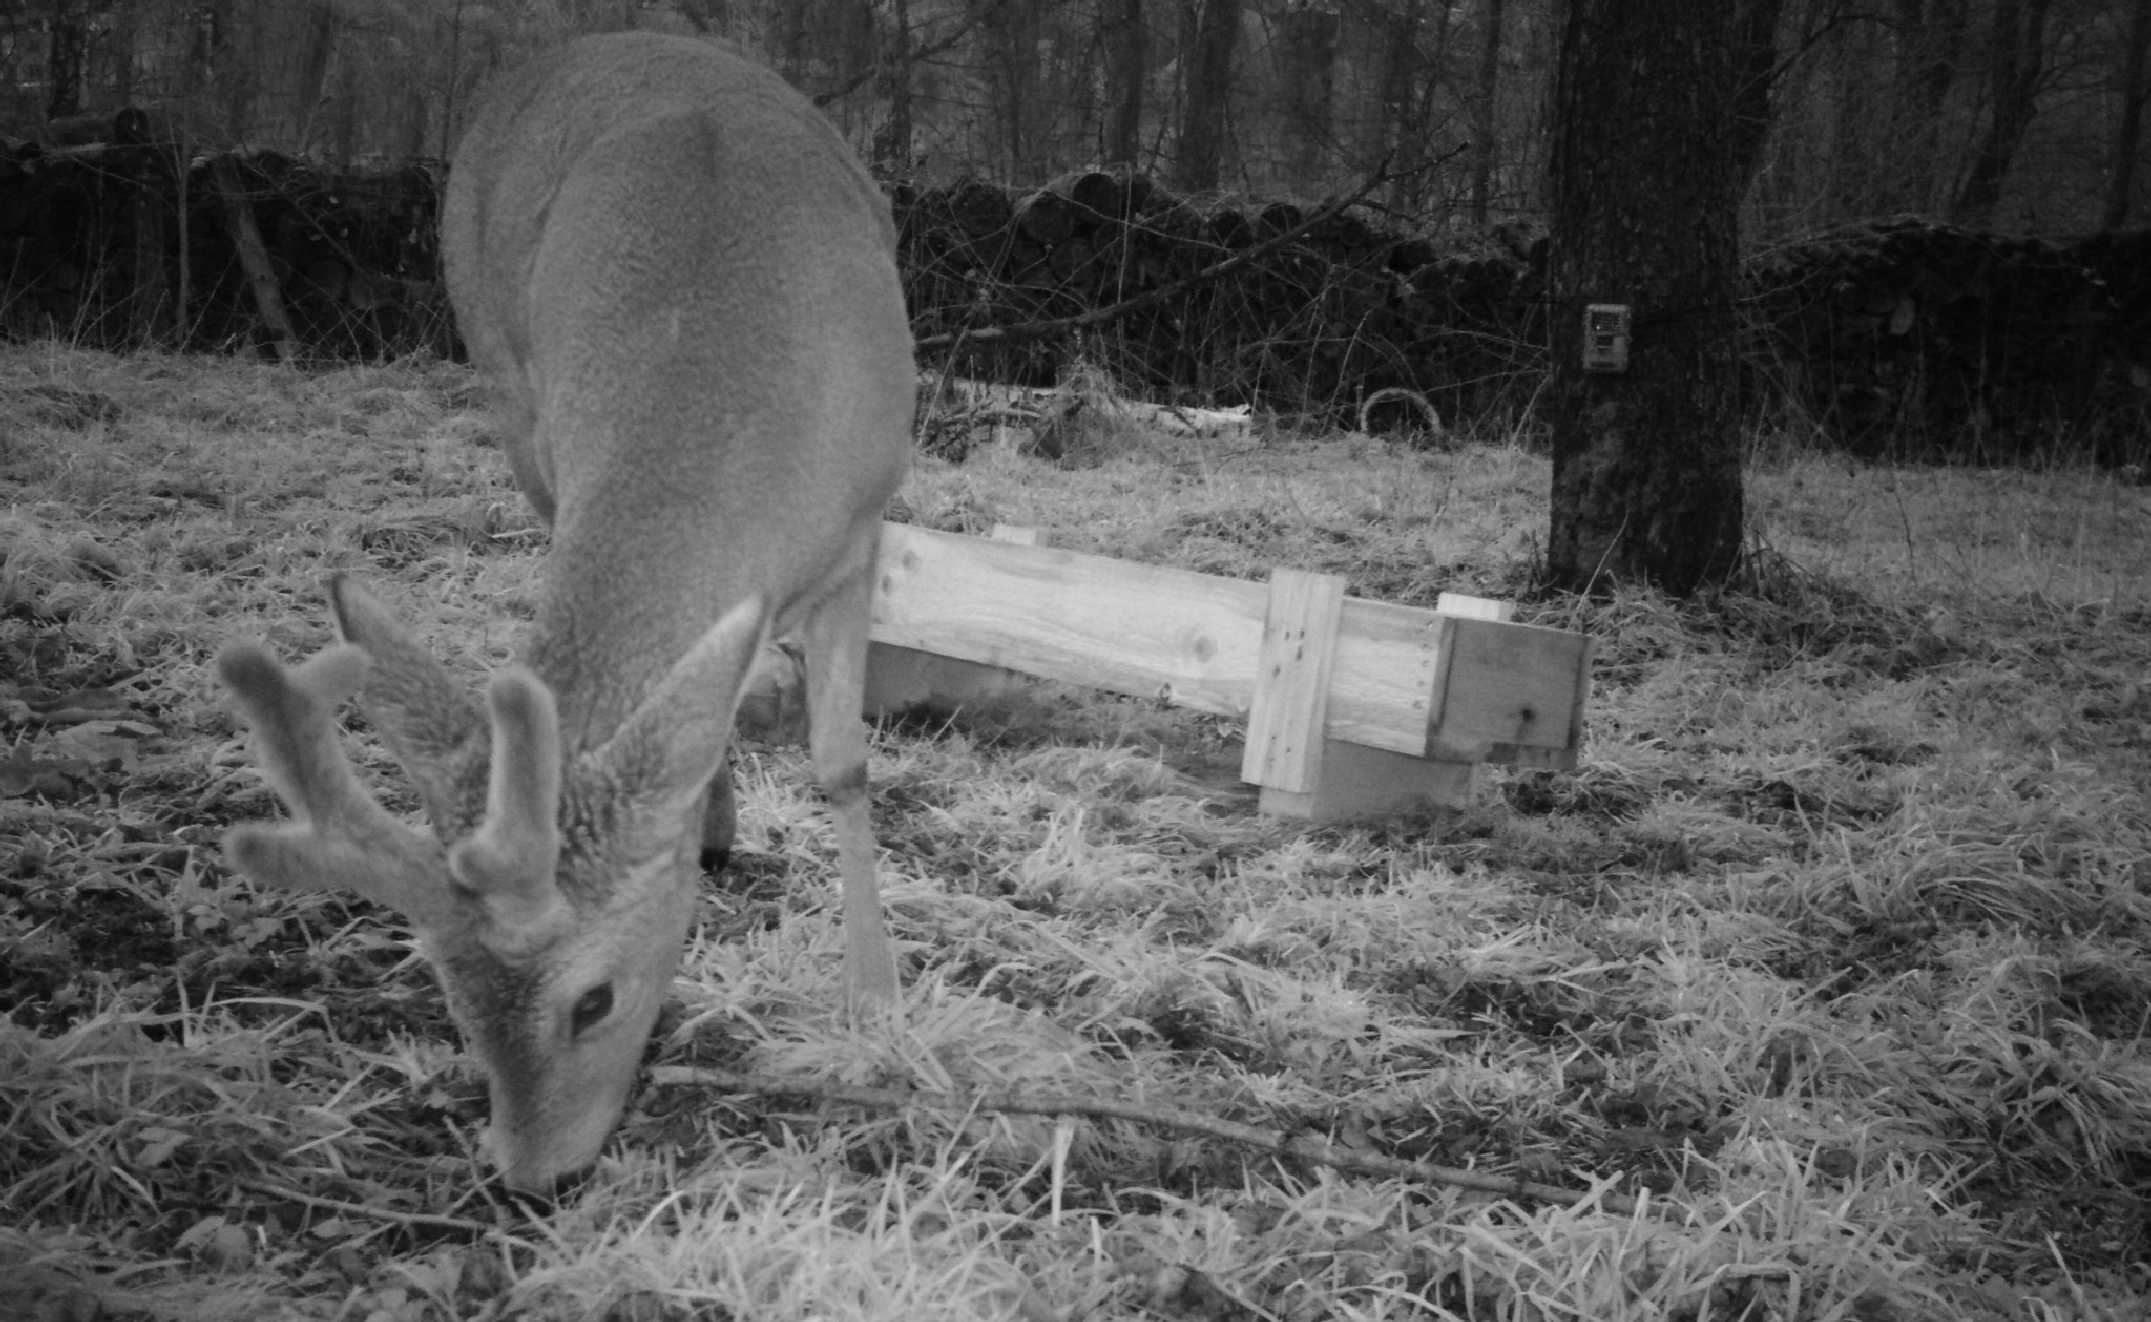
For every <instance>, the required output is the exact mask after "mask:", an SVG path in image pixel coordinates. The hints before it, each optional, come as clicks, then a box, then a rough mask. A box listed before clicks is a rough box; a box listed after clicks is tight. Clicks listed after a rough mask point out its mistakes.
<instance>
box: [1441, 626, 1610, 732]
mask: <svg viewBox="0 0 2151 1322" xmlns="http://www.w3.org/2000/svg"><path fill="white" fill-rule="evenodd" d="M1444 618H1445V619H1446V620H1447V621H1448V624H1447V627H1446V628H1445V630H1444V633H1443V637H1442V641H1441V658H1440V666H1439V669H1440V674H1439V676H1438V678H1437V685H1438V688H1439V691H1440V693H1441V700H1440V702H1439V703H1438V704H1437V709H1436V712H1435V715H1434V720H1433V724H1432V726H1431V728H1430V729H1429V731H1428V738H1427V747H1428V752H1429V755H1430V756H1433V757H1437V758H1441V759H1444V760H1448V761H1455V762H1508V763H1514V764H1516V765H1519V766H1534V767H1556V768H1563V769H1569V768H1573V767H1574V766H1575V765H1576V755H1577V750H1578V748H1579V747H1580V746H1581V745H1582V742H1583V731H1582V729H1581V724H1582V722H1581V713H1580V703H1579V702H1578V700H1577V685H1578V682H1579V681H1578V679H1577V676H1578V675H1579V674H1585V675H1588V669H1587V667H1588V665H1589V662H1590V640H1589V639H1588V638H1585V637H1584V636H1583V635H1581V634H1575V633H1570V632H1568V631H1567V630H1565V629H1547V628H1542V627H1538V626H1534V625H1527V624H1510V623H1503V622H1500V621H1495V620H1474V619H1469V618H1464V617H1459V616H1446V617H1444Z"/></svg>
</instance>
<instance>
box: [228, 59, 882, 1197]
mask: <svg viewBox="0 0 2151 1322" xmlns="http://www.w3.org/2000/svg"><path fill="white" fill-rule="evenodd" d="M441 251H442V257H443V262H444V266H445V274H446V280H447V285H448V292H449V298H450V302H451V305H452V307H453V309H454V311H455V315H456V321H457V325H458V327H459V329H460V330H461V332H462V335H463V338H464V341H465V343H466V345H467V346H468V348H469V351H470V356H471V359H472V361H473V363H474V364H475V365H476V366H477V367H478V368H479V369H480V370H481V372H482V374H483V375H484V376H485V377H486V378H488V379H489V380H490V382H491V384H492V387H493V392H492V393H493V394H494V395H495V397H496V407H497V408H498V410H499V413H500V418H501V421H500V431H501V445H502V448H503V449H504V450H505V451H506V455H507V459H508V464H509V468H510V469H511V471H512V473H513V475H514V478H515V480H516V482H517V484H518V485H519V486H520V487H521V489H522V490H523V492H524V493H525V495H526V496H527V497H528V499H529V501H530V503H531V505H532V506H533V507H534V508H535V510H536V511H537V513H538V515H539V516H540V518H541V519H542V520H543V521H544V522H545V523H546V524H547V525H549V527H550V532H551V543H550V546H549V548H548V550H547V552H546V559H545V561H544V564H543V567H542V583H541V586H540V588H539V590H538V592H537V601H536V609H535V614H534V616H533V618H532V620H531V621H530V623H529V625H528V626H527V628H526V630H525V632H524V633H523V634H522V635H521V637H520V638H519V640H518V642H517V644H516V647H515V653H514V659H513V661H512V662H511V663H510V664H507V665H505V666H503V667H501V668H499V669H498V670H496V671H495V672H494V673H492V674H491V675H490V677H489V678H488V679H487V682H486V683H485V685H484V695H483V700H482V701H480V700H479V699H478V698H477V697H476V695H474V694H473V693H472V692H470V691H469V689H467V688H466V686H465V685H464V683H462V682H460V681H459V680H458V679H457V678H456V677H455V676H454V675H453V674H451V673H450V671H449V670H448V668H447V667H446V666H444V665H443V664H442V663H441V662H440V661H438V660H437V659H436V658H435V657H434V656H433V655H432V654H431V653H429V652H428V651H427V649H426V648H425V646H424V645H423V644H422V643H421V641H420V640H419V639H418V637H417V636H416V635H415V634H414V632H413V631H412V629H411V628H410V627H409V626H407V625H406V624H405V623H403V622H402V621H401V620H400V619H399V618H398V617H397V615H396V614H395V613H394V612H393V611H392V610H391V609H390V608H389V607H388V606H387V605H386V604H384V602H383V601H382V600H381V599H380V598H379V597H377V596H376V595H375V594H374V593H373V592H372V591H371V590H369V589H368V588H367V587H366V586H364V585H363V584H362V583H361V582H360V581H359V580H358V579H357V578H356V577H355V576H352V575H348V574H339V575H335V576H332V577H331V579H330V581H329V584H328V596H329V601H330V605H331V607H332V611H333V615H334V618H335V623H336V629H337V633H338V636H339V641H337V642H335V643H332V644H330V645H328V646H327V647H326V648H324V649H322V650H321V651H319V652H317V653H316V654H314V655H313V656H311V657H310V658H308V659H306V660H304V661H303V662H300V663H299V664H297V665H294V666H288V667H287V666H286V665H284V664H283V663H282V662H280V661H279V660H277V659H276V657H275V656H274V655H273V654H272V653H271V652H270V651H269V650H268V649H267V648H266V647H265V646H263V645H261V644H259V643H248V642H237V643H233V644H229V645H227V646H226V648H225V649H224V650H223V651H222V652H221V654H220V655H219V657H218V661H217V666H218V671H219V674H220V676H221V678H222V680H223V682H224V684H225V686H226V687H227V688H228V689H229V691H230V693H231V695H232V698H233V700H234V705H235V706H236V707H237V709H238V710H239V712H240V714H241V716H242V717H243V718H244V720H245V722H246V724H247V725H248V726H249V727H250V728H251V731H252V734H253V742H254V746H255V749H256V753H257V757H258V760H259V762H260V764H261V766H262V769H263V771H264V773H265V775H266V778H267V779H268V780H269V782H270V785H271V787H272V788H273V789H274V791H275V792H276V795H277V797H278V798H279V799H281V800H282V802H283V804H284V806H285V807H286V808H287V809H288V810H289V813H290V814H291V816H290V818H289V819H288V820H286V821H283V822H281V823H276V824H260V823H255V824H247V825H242V826H239V827H236V828H235V829H233V830H232V831H231V832H230V833H229V834H228V836H227V837H226V840H225V850H226V854H227V857H228V859H229V860H230V861H231V862H232V863H233V864H234V865H235V866H236V868H237V870H238V871H240V872H241V873H243V874H245V875H246V876H248V877H250V878H252V879H254V880H255V881H256V882H258V883H261V884H266V885H271V886H282V887H290V888H297V889H302V890H329V891H349V892H355V893H357V894H358V895H360V896H362V897H364V898H367V899H370V900H372V901H374V902H376V903H378V904H381V905H383V906H386V907H387V908H390V909H393V910H397V911H399V912H401V913H402V914H403V915H404V916H405V917H406V918H407V919H408V921H409V924H410V927H411V929H412V930H413V932H414V933H415V934H416V936H417V939H418V947H419V949H420V950H421V951H422V952H423V953H424V954H425V956H426V957H427V961H428V963H429V964H430V965H431V966H432V969H433V971H434V974H435V976H436V978H437V980H438V981H439V982H440V984H441V986H442V989H443V991H444V993H445V999H446V1002H447V1005H448V1009H449V1011H450V1014H451V1017H452V1018H453V1020H454V1021H455V1023H456V1026H457V1028H458V1030H459V1031H460V1033H461V1035H462V1037H463V1039H464V1041H465V1043H466V1044H467V1046H468V1048H469V1049H470V1051H471V1054H472V1055H473V1056H474V1057H475V1058H476V1060H477V1062H478V1064H479V1065H480V1067H481V1069H482V1071H483V1073H484V1075H485V1077H486V1084H487V1095H488V1100H489V1103H490V1111H491V1114H490V1118H489V1124H488V1128H487V1133H486V1137H485V1140H484V1144H483V1147H484V1150H485V1152H486V1155H487V1156H488V1157H489V1158H490V1159H491V1162H492V1164H493V1165H494V1166H495V1167H496V1168H497V1169H498V1172H499V1174H500V1176H501V1178H502V1179H503V1180H504V1182H505V1183H506V1184H507V1185H508V1186H509V1187H510V1188H511V1189H513V1190H517V1191H520V1192H523V1193H527V1194H536V1195H541V1196H543V1195H549V1194H550V1193H551V1192H552V1191H553V1190H554V1189H555V1188H556V1187H557V1185H558V1184H559V1182H561V1181H563V1180H566V1179H568V1178H570V1177H573V1176H575V1175H577V1174H578V1173H580V1172H581V1171H583V1170H585V1169H586V1168H587V1167H589V1166H590V1165H591V1164H592V1163H593V1162H594V1161H595V1160H596V1158H597V1156H598V1154H599V1152H600V1151H601V1150H602V1148H603V1147H604V1144H605V1142H606V1141H607V1139H608V1138H609V1137H610V1136H611V1133H612V1131H613V1130H614V1128H615V1127H616V1126H617V1125H618V1123H619V1121H620V1118H621V1117H622V1115H623V1114H624V1112H625V1107H626V1100H627V1097H628V1094H629V1092H630V1090H631V1088H632V1085H633V1082H634V1079H635V1076H636V1074H637V1072H638V1068H639V1064H640V1060H641V1055H642V1052H643V1049H644V1046H645V1044H646V1043H647V1041H648V1039H649V1037H650V1034H651V1030H652V1027H653V1025H654V1023H655V1020H656V1016H657V1014H658V1011H659V1008H660V1005H661V1003H662V1002H663V1000H664V997H665V995H666V994H667V992H668V991H669V989H670V986H671V983H672V979H673V977H674V975H675V973H676V972H677V970H678V967H679V963H680V958H681V952H682V950H683V947H684V943H685V939H686V934H687V932H688V929H689V927H690V926H691V922H692V918H693V913H694V907H695V897H696V892H697V886H698V884H699V879H700V876H701V873H702V865H703V864H704V863H705V862H707V861H711V860H710V859H709V858H708V857H707V855H708V854H709V853H711V852H713V851H715V850H721V849H722V848H723V847H724V845H725V844H726V843H727V842H728V840H729V836H730V829H731V813H732V807H731V802H732V800H731V778H730V771H729V768H728V747H729V744H730V741H731V738H732V732H733V724H734V717H735V713H736V709H737V707H738V704H739V700H740V695H741V691H742V688H743V687H744V686H745V684H746V683H747V680H748V676H749V674H750V671H752V670H753V669H754V667H755V664H756V658H757V656H758V654H760V653H762V651H763V650H764V649H765V648H767V647H770V646H771V645H772V644H773V643H774V642H775V641H777V640H780V639H781V640H788V641H789V643H790V645H791V647H792V648H793V650H794V651H795V652H796V654H797V655H798V656H799V657H801V658H802V661H801V669H802V670H803V675H804V685H805V691H806V696H805V709H806V717H807V725H808V746H809V751H810V754H811V759H812V762H813V766H814V770H815V775H816V778H817V779H818V781H819V782H820V786H821V789H822V792H823V796H824V797H825V799H826V801H827V804H828V809H829V817H830V820H831V822H832V824H833V828H834V835H835V841H836V852H837V865H838V872H839V874H840V877H841V896H842V904H841V916H842V923H843V927H844V935H845V949H844V957H843V989H844V990H843V994H844V998H845V1004H846V1006H847V1008H848V1010H849V1012H850V1013H851V1014H852V1015H853V1016H854V1017H855V1018H856V1017H861V1016H872V1015H874V1014H877V1013H880V1014H886V1015H889V1016H892V1017H893V1016H896V1015H899V1014H900V1013H901V1006H900V989H899V983H898V973H897V965H896V957H895V952H894V949H893V947H892V945H891V942H890V938H889V934H888V930H887V927H886V924H885V922H884V919H883V914H882V908H881V901H880V897H879V891H878V888H877V883H876V878H875V872H876V860H875V841H874V836H873V832H872V827H871V824H870V822H869V820H868V801H867V792H868V791H867V776H866V763H867V750H868V744H867V730H866V725H865V722H864V719H863V717H862V708H863V688H864V683H865V671H866V657H867V645H868V633H869V626H870V609H871V594H872V588H873V584H874V578H875V573H876V566H875V556H876V551H877V549H878V545H879V537H880V530H881V510H882V507H883V503H884V502H885V501H886V500H887V499H888V498H889V497H890V495H891V494H892V493H893V492H894V491H895V489H896V487H897V484H898V483H899V482H900V480H901V479H902V477H903V475H904V473H905V471H906V468H907V465H908V463H909V455H910V445H911V442H910V427H911V416H912V409H913V395H914V380H915V377H914V365H913V350H912V338H911V332H910V326H909V322H908V320H907V318H906V314H905V308H904V296H903V291H902V288H901V286H900V284H899V282H898V277H897V270H896V265H895V256H894V252H895V230H894V227H893V225H892V223H891V220H890V214H889V205H888V202H887V199H886V198H885V197H884V195H883V194H882V192H881V190H880V188H879V187H878V186H877V185H876V184H875V182H874V180H873V178H872V177H871V176H870V175H869V174H868V173H867V170H866V168H865V166H864V165H863V164H862V163H861V162H860V160H859V158H858V157H857V155H856V154H855V153H854V152H853V151H852V150H851V148H850V147H849V146H848V145H847V144H846V143H845V141H844V139H843V138H842V137H841V136H840V135H839V134H838V132H837V131H836V129H835V128H834V127H833V126H832V125H831V124H830V123H829V121H828V120H827V119H826V118H824V117H823V115H822V114H821V112H820V111H818V110H817V109H815V107H814V106H813V105H812V104H811V103H810V102H809V101H808V100H807V99H806V98H805V97H804V96H802V95H800V94H799V93H798V92H797V91H795V90H793V89H792V88H791V87H790V86H789V85H788V84H787V83H785V82H784V81H783V80H782V79H781V78H780V77H779V76H778V75H777V74H776V73H774V72H773V71H771V70H770V69H768V68H766V67H764V66H762V65H760V64H758V63H756V62H755V61H754V60H752V59H750V58H749V57H747V56H745V55H744V54H742V53H740V52H739V51H738V50H736V49H734V48H731V47H728V46H725V45H720V44H715V43H711V42H705V41H698V40H694V39H690V38H685V37H677V36H664V35H657V34H651V33H619V34H612V35H607V36H594V37H585V38H582V39H578V40H575V41H572V42H570V43H568V44H566V45H563V46H560V47H558V48H556V49H553V50H552V51H550V52H549V53H546V54H543V55H540V56H539V57H538V58H536V59H535V60H534V61H532V62H531V63H529V64H528V65H526V66H524V67H522V68H521V69H519V70H516V71H513V72H511V73H509V74H507V75H506V76H504V77H502V78H500V79H498V80H497V81H496V82H495V83H494V84H493V85H492V86H491V87H490V88H489V89H488V90H487V91H486V92H485V93H484V94H483V95H482V96H481V98H480V101H479V103H478V105H477V106H476V107H475V108H474V110H473V112H472V116H471V119H470V122H469V125H468V127H467V129H466V131H465V132H464V135H463V137H462V140H461V143H460V145H459V146H458V148H457V150H456V153H455V156H454V159H453V162H452V165H451V168H450V174H449V179H448V187H447V195H446V199H445V201H444V204H443V209H442V223H441ZM353 698H355V699H356V701H357V704H358V706H359V708H360V709H361V711H362V712H363V713H364V715H365V717H366V719H367V721H368V723H369V724H370V725H371V726H372V728H373V730H374V731H375V732H376V734H377V735H378V737H379V738H380V739H381V741H382V743H383V744H384V745H385V747H386V748H387V749H388V751H389V752H390V754H391V755H392V756H393V758H394V760H395V761H396V762H398V763H399V764H400V765H401V767H402V769H403V771H404V773H405V775H406V776H407V778H408V779H409V781H410V782H411V784H412V786H413V788H414V789H415V791H416V795H417V798H418V799H419V801H420V805H421V807H422V809H423V811H424V814H425V817H426V819H427V821H428V823H429V824H430V829H421V828H418V827H415V826H412V825H408V824H406V823H405V822H404V821H403V820H401V819H400V818H398V817H397V816H395V815H394V814H392V813H391V812H389V811H388V809H387V808H385V807H384V806H383V805H382V804H381V802H380V801H379V800H378V799H377V798H375V797H374V795H373V794H372V793H371V792H370V791H369V790H368V789H367V788H366V787H365V786H364V784H362V782H361V781H360V779H359V777H358V775H357V773H356V771H355V770H354V768H353V767H352V765H351V763H350V762H349V760H348V759H347V758H346V756H345V755H344V753H343V752H342V750H341V747H340V744H339V735H338V730H337V711H338V708H339V707H340V705H341V704H342V703H343V702H344V701H345V700H347V699H353Z"/></svg>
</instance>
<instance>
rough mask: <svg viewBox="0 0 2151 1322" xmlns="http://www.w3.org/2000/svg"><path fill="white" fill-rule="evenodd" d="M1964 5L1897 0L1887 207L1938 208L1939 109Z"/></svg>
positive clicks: (1951, 0)
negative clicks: (1894, 143) (1894, 141)
mask: <svg viewBox="0 0 2151 1322" xmlns="http://www.w3.org/2000/svg"><path fill="white" fill-rule="evenodd" d="M1969 14H1970V7H1969V6H1968V5H1967V3H1966V0H1897V30H1896V33H1895V40H1896V42H1897V75H1896V83H1897V96H1898V108H1897V127H1898V135H1897V136H1898V140H1899V142H1900V143H1901V144H1902V146H1901V147H1900V149H1899V151H1898V153H1897V168H1896V169H1895V171H1894V172H1893V173H1894V178H1895V182H1894V184H1893V185H1892V186H1891V187H1890V189H1889V190H1888V191H1889V195H1890V201H1891V205H1892V206H1893V207H1895V208H1896V209H1897V210H1901V211H1921V212H1929V211H1934V210H1936V209H1938V207H1939V206H1940V203H1941V199H1940V198H1939V197H1938V196H1937V194H1938V189H1937V188H1936V180H1937V179H1938V178H1939V177H1940V175H1939V171H1938V169H1937V166H1938V164H1939V162H1940V157H1941V149H1942V137H1941V129H1942V105H1943V103H1944V102H1945V101H1947V100H1948V99H1949V89H1950V86H1951V85H1952V84H1953V83H1955V82H1956V79H1957V61H1958V58H1959V55H1960V54H1961V51H1962V47H1963V44H1964V28H1965V22H1966V19H1967V17H1968V16H1969Z"/></svg>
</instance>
